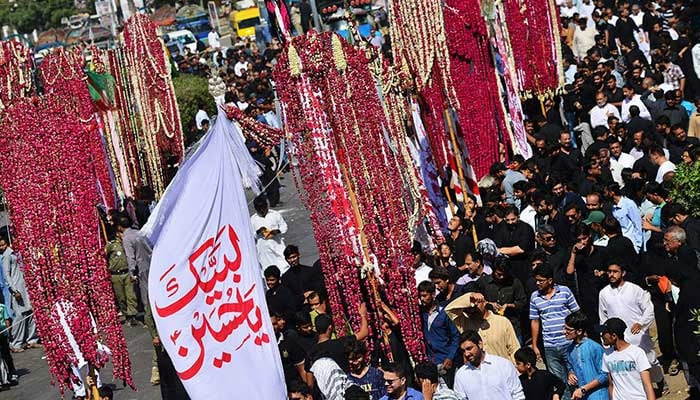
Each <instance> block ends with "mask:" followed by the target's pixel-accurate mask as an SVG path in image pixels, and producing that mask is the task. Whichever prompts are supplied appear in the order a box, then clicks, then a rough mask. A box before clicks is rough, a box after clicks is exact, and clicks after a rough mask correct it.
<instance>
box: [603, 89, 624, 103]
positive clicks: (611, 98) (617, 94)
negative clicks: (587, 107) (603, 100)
mask: <svg viewBox="0 0 700 400" xmlns="http://www.w3.org/2000/svg"><path fill="white" fill-rule="evenodd" d="M605 95H606V96H607V97H608V103H619V102H621V101H622V100H624V98H625V95H624V94H622V89H620V88H618V87H615V91H614V92H613V91H612V90H610V89H605Z"/></svg>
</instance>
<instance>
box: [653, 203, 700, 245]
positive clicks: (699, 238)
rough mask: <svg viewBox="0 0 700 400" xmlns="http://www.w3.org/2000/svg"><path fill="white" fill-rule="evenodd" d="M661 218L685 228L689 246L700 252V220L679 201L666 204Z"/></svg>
mask: <svg viewBox="0 0 700 400" xmlns="http://www.w3.org/2000/svg"><path fill="white" fill-rule="evenodd" d="M661 219H662V220H663V221H666V223H667V224H672V225H676V226H679V227H681V228H683V229H684V230H685V235H686V238H687V239H686V242H687V243H688V247H690V248H691V249H692V250H694V251H695V252H696V253H698V254H700V220H698V219H697V218H695V217H693V216H691V215H690V213H689V212H688V210H686V208H685V207H683V206H682V205H680V204H678V203H668V204H666V205H665V206H664V207H663V208H662V209H661Z"/></svg>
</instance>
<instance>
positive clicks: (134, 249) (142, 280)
mask: <svg viewBox="0 0 700 400" xmlns="http://www.w3.org/2000/svg"><path fill="white" fill-rule="evenodd" d="M122 244H123V245H124V253H126V262H127V264H128V266H129V273H130V274H131V275H132V276H138V278H139V288H140V289H141V299H142V300H143V301H144V302H145V301H147V300H148V272H149V270H150V268H151V255H152V254H153V247H151V242H150V241H149V240H148V238H147V237H146V236H145V235H143V234H142V233H141V232H140V231H138V230H136V229H132V228H128V229H127V230H126V231H124V234H123V235H122ZM137 274H138V275H137Z"/></svg>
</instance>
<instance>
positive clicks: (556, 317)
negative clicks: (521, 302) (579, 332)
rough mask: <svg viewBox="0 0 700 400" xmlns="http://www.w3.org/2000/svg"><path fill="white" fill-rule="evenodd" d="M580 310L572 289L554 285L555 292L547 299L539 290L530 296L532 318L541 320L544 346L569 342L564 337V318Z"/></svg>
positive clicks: (562, 344) (555, 345) (559, 345)
mask: <svg viewBox="0 0 700 400" xmlns="http://www.w3.org/2000/svg"><path fill="white" fill-rule="evenodd" d="M578 310H579V306H578V304H577V303H576V299H575V298H574V295H573V293H571V290H569V288H567V287H566V286H559V285H554V294H553V295H552V298H551V299H547V297H545V296H544V295H543V294H541V293H540V292H539V290H538V291H535V292H534V293H532V296H530V320H537V319H539V320H540V323H541V325H542V339H543V341H544V347H561V346H566V345H568V344H569V341H568V340H566V337H564V319H565V318H566V316H567V315H569V314H571V313H572V312H576V311H578Z"/></svg>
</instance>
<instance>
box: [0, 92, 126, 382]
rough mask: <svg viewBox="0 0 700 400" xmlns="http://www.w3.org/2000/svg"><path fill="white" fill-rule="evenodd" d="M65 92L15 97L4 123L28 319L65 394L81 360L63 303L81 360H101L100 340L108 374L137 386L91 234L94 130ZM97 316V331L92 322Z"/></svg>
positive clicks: (4, 161) (95, 199)
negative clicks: (30, 312) (108, 351)
mask: <svg viewBox="0 0 700 400" xmlns="http://www.w3.org/2000/svg"><path fill="white" fill-rule="evenodd" d="M72 101H73V100H72V99H71V97H66V94H65V93H54V94H49V95H47V96H43V97H32V98H24V99H16V100H14V101H13V102H12V103H11V104H10V105H9V106H8V107H7V108H6V109H5V113H4V114H3V116H2V119H1V120H0V129H2V132H3V134H2V135H0V146H2V149H3V157H2V158H0V184H1V185H2V187H3V189H4V190H5V195H6V196H7V199H8V203H9V206H10V213H11V215H12V221H13V226H14V229H15V233H16V234H15V241H14V243H13V245H14V247H15V249H16V250H17V251H18V252H19V254H21V255H22V256H23V259H24V268H25V270H24V274H25V279H26V281H27V288H28V290H29V295H30V298H31V300H32V303H33V310H34V318H35V320H36V325H37V329H38V333H39V336H40V337H41V339H42V342H43V344H44V350H45V353H46V356H47V362H48V364H49V370H50V372H51V374H52V375H53V377H54V378H55V379H56V381H57V382H58V384H59V388H60V389H61V391H64V390H65V389H66V388H69V387H70V386H69V385H70V383H71V379H75V377H71V373H70V370H71V366H72V365H75V364H76V362H77V360H76V356H75V354H74V352H73V349H72V348H71V345H70V343H69V341H68V338H67V337H66V334H65V333H64V329H63V327H62V326H61V324H60V322H59V314H60V313H59V311H58V307H59V305H63V306H64V308H69V309H70V310H71V311H70V313H66V323H67V325H68V327H69V328H70V330H71V332H72V335H73V337H74V338H75V342H76V344H77V346H78V348H79V349H80V351H81V352H82V355H83V357H84V358H85V360H86V361H87V362H88V363H90V364H91V365H93V366H95V367H97V368H100V367H102V366H104V364H105V362H106V361H107V360H106V359H105V358H104V356H102V355H101V354H100V353H98V352H97V341H98V340H100V341H104V342H105V343H106V345H107V346H108V347H109V348H110V349H111V350H112V363H113V364H114V376H115V377H117V378H119V379H122V380H124V381H125V382H126V383H128V384H129V385H131V386H132V387H133V381H132V379H131V364H130V361H129V355H128V351H127V347H126V341H125V340H124V335H123V331H122V327H121V325H120V324H119V318H118V317H117V310H116V306H115V302H114V296H113V294H112V293H113V291H112V287H111V282H110V276H109V272H108V270H107V266H106V264H105V259H104V257H103V254H102V251H101V249H102V245H101V243H100V237H99V234H98V233H97V226H98V225H97V224H98V217H97V210H96V208H95V205H96V204H98V203H99V195H98V192H97V185H96V184H95V181H96V178H97V177H96V176H95V169H94V160H93V157H92V151H93V149H92V148H91V146H90V143H89V140H85V138H86V136H89V135H92V134H93V133H94V132H92V130H93V129H94V128H93V127H92V126H91V125H90V124H86V123H85V122H84V121H82V120H81V116H80V114H78V113H77V112H75V110H73V109H70V107H66V104H72ZM92 318H94V321H95V327H96V329H95V328H93V325H92V321H93V319H92Z"/></svg>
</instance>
